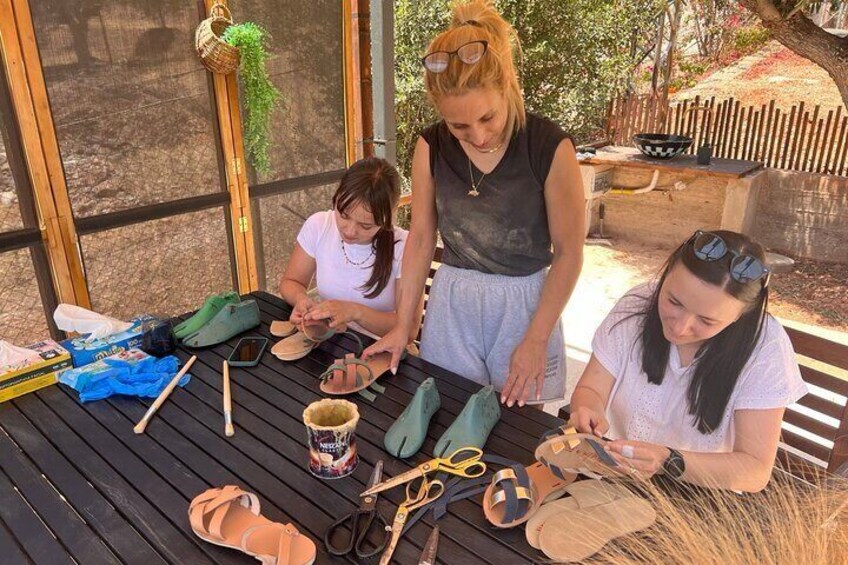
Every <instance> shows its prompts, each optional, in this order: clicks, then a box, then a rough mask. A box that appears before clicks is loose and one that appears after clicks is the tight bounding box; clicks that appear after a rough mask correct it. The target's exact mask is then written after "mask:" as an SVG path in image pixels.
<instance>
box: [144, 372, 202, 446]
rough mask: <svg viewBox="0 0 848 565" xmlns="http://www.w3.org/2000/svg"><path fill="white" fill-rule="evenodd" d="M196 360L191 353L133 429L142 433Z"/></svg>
mask: <svg viewBox="0 0 848 565" xmlns="http://www.w3.org/2000/svg"><path fill="white" fill-rule="evenodd" d="M196 360H197V355H192V356H191V358H190V359H189V360H188V361H186V363H185V365H183V368H182V369H180V372H179V373H177V374H176V375H174V378H173V379H171V382H169V383H168V386H166V387H165V390H163V391H162V392H160V393H159V396H157V397H156V400H154V401H153V404H151V405H150V408H148V409H147V412H146V413H145V414H144V416H143V417H142V418H141V420H139V421H138V424H136V425H135V427H134V428H133V431H134V432H135V433H137V434H143V433H144V429H145V428H146V427H147V424H148V423H149V422H150V418H152V417H153V415H154V414H155V413H156V411H157V410H159V407H160V406H162V403H164V402H165V400H167V399H168V396H169V395H170V394H171V391H173V390H174V388H176V386H177V384H178V383H179V382H180V379H181V378H183V375H185V374H186V372H188V370H189V367H191V365H192V363H194V362H195V361H196Z"/></svg>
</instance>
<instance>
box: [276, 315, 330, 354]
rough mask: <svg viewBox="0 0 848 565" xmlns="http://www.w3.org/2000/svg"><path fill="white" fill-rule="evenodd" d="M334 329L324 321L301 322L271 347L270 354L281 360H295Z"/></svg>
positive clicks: (326, 337) (315, 345)
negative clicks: (294, 330)
mask: <svg viewBox="0 0 848 565" xmlns="http://www.w3.org/2000/svg"><path fill="white" fill-rule="evenodd" d="M335 334H336V331H335V330H333V329H332V328H330V326H329V324H327V323H326V322H313V323H310V324H306V323H305V322H301V323H300V324H299V325H298V327H297V331H296V332H294V333H293V334H290V335H289V336H288V337H286V338H284V339H281V340H280V341H278V342H277V343H276V344H275V345H274V347H272V348H271V354H272V355H274V356H276V357H277V359H280V360H281V361H297V360H298V359H303V358H304V357H306V356H307V355H309V352H310V351H312V350H313V349H314V348H315V347H317V346H318V344H320V343H321V342H322V341H326V340H328V339H330V338H331V337H333V336H334V335H335Z"/></svg>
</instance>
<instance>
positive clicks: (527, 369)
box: [501, 338, 548, 406]
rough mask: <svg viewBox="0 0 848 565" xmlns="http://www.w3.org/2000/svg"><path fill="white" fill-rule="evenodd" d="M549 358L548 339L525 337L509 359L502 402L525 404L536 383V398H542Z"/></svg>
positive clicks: (509, 404)
mask: <svg viewBox="0 0 848 565" xmlns="http://www.w3.org/2000/svg"><path fill="white" fill-rule="evenodd" d="M547 359H548V343H547V341H535V340H532V339H527V338H524V340H522V341H521V343H519V344H518V347H516V348H515V350H514V351H513V352H512V357H511V358H510V360H509V376H508V377H507V379H506V384H504V387H503V390H502V391H501V403H503V404H506V405H507V406H512V405H513V404H515V403H516V402H518V405H519V406H524V402H525V401H526V400H527V397H528V396H529V395H530V389H531V387H532V386H533V385H534V384H535V390H536V398H535V400H539V399H541V398H542V385H543V384H544V382H545V365H546V363H547Z"/></svg>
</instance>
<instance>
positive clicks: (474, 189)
mask: <svg viewBox="0 0 848 565" xmlns="http://www.w3.org/2000/svg"><path fill="white" fill-rule="evenodd" d="M468 176H469V177H471V190H469V191H468V196H480V191H479V190H477V189H478V188H480V185H481V184H483V179H484V178H486V173H483V176H482V177H480V180H478V181H477V182H474V171H472V170H471V159H470V158H469V159H468Z"/></svg>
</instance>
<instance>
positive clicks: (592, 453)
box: [536, 426, 630, 479]
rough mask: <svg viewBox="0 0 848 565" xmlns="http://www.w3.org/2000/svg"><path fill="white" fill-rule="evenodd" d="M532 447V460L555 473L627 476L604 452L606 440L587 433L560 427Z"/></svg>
mask: <svg viewBox="0 0 848 565" xmlns="http://www.w3.org/2000/svg"><path fill="white" fill-rule="evenodd" d="M542 439H543V441H542V443H540V444H539V446H538V447H537V448H536V459H537V460H538V461H539V462H540V463H542V464H543V465H545V466H546V467H548V468H549V469H550V470H551V471H552V472H553V473H554V474H555V475H557V476H560V475H565V474H567V473H580V474H581V475H585V476H587V477H589V478H592V479H600V478H604V477H607V478H615V477H628V476H630V473H628V470H627V469H625V468H623V467H621V466H620V465H619V464H618V463H617V462H616V461H615V459H613V458H612V457H611V456H610V455H609V453H607V452H606V451H604V445H605V444H606V441H605V440H603V439H601V438H599V437H597V436H593V435H591V434H580V433H576V431H575V429H574V428H572V427H567V426H563V427H561V428H558V429H556V430H551V431H550V432H548V433H546V434H545V436H543V438H542Z"/></svg>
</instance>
